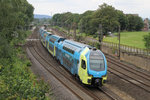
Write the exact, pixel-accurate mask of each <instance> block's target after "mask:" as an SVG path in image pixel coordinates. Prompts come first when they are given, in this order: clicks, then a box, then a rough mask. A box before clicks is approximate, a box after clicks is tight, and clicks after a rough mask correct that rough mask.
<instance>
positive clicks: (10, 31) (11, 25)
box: [0, 0, 34, 42]
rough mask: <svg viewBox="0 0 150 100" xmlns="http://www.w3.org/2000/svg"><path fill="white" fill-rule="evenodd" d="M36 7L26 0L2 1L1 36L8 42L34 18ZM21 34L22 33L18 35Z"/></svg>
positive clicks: (0, 11)
mask: <svg viewBox="0 0 150 100" xmlns="http://www.w3.org/2000/svg"><path fill="white" fill-rule="evenodd" d="M33 10H34V8H33V7H32V5H30V4H29V3H28V2H27V1H26V0H1V1H0V36H1V37H3V38H5V39H6V40H7V41H8V42H10V41H11V40H13V38H15V37H14V36H15V34H16V33H17V34H22V33H21V32H17V31H20V30H23V29H25V27H26V26H27V25H29V24H30V22H31V21H32V20H33ZM18 36H21V35H18Z"/></svg>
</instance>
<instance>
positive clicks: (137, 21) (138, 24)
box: [127, 14, 144, 31]
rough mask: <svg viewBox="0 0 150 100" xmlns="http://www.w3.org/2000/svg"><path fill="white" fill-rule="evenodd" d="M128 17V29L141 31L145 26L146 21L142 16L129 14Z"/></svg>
mask: <svg viewBox="0 0 150 100" xmlns="http://www.w3.org/2000/svg"><path fill="white" fill-rule="evenodd" d="M127 18H128V27H127V30H128V31H140V30H141V29H142V28H143V26H144V23H143V20H142V18H141V17H139V16H135V15H131V14H129V15H127Z"/></svg>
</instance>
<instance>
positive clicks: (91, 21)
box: [51, 3, 144, 34]
mask: <svg viewBox="0 0 150 100" xmlns="http://www.w3.org/2000/svg"><path fill="white" fill-rule="evenodd" d="M51 24H52V25H57V26H60V27H65V28H74V27H76V28H77V29H79V31H80V32H85V33H87V34H95V33H96V32H97V31H98V29H99V24H101V25H102V27H103V32H104V34H107V33H108V32H115V31H118V27H119V26H120V28H121V31H124V30H126V31H140V30H141V29H142V28H143V26H144V24H143V20H142V18H141V17H139V16H138V15H133V14H124V13H123V11H120V10H117V9H115V8H114V7H112V6H111V5H107V4H105V3H104V4H102V5H100V6H99V8H98V9H97V10H96V11H86V12H84V13H83V14H73V13H71V12H66V13H62V14H55V15H54V16H53V17H52V20H51Z"/></svg>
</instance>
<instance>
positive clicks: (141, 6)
mask: <svg viewBox="0 0 150 100" xmlns="http://www.w3.org/2000/svg"><path fill="white" fill-rule="evenodd" d="M28 1H29V2H30V3H31V4H32V5H33V6H34V8H35V11H34V13H37V14H48V15H50V14H51V13H52V14H56V13H62V12H68V11H70V12H73V13H83V12H85V11H86V10H96V9H98V6H99V5H101V4H103V3H107V4H109V5H112V6H113V7H115V8H116V9H119V10H122V11H123V12H124V13H137V14H139V15H140V16H142V17H149V18H150V13H149V9H150V6H149V4H150V0H28Z"/></svg>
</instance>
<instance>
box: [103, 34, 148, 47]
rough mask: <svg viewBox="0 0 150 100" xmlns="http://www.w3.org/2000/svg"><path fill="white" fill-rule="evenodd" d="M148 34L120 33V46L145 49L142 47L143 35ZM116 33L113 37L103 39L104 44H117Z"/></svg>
mask: <svg viewBox="0 0 150 100" xmlns="http://www.w3.org/2000/svg"><path fill="white" fill-rule="evenodd" d="M148 33H149V32H143V31H140V32H121V38H120V40H121V44H123V45H128V46H133V47H137V48H142V49H145V48H146V47H145V45H144V40H143V39H144V35H147V34H148ZM116 35H117V33H115V36H114V37H105V38H104V39H103V41H106V42H113V43H119V40H118V37H117V36H116Z"/></svg>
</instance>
